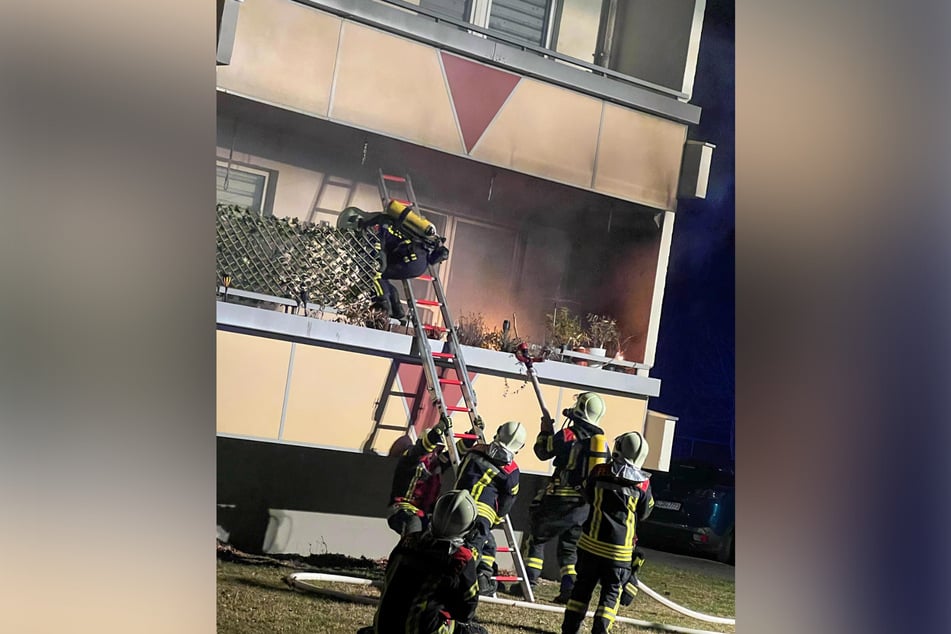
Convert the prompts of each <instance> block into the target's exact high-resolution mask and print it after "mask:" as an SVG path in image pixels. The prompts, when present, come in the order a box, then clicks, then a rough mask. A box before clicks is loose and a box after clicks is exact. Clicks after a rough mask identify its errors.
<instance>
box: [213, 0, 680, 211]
mask: <svg viewBox="0 0 951 634" xmlns="http://www.w3.org/2000/svg"><path fill="white" fill-rule="evenodd" d="M217 73H218V87H219V89H220V90H224V91H227V92H229V93H233V94H237V95H242V96H246V97H248V98H251V99H255V100H259V101H262V102H264V103H268V104H272V105H274V106H277V107H281V108H286V109H288V110H291V111H295V112H300V113H303V114H306V115H309V116H313V117H318V118H325V119H329V120H332V121H336V122H339V123H343V124H346V125H349V126H353V127H356V128H359V129H363V130H368V131H372V132H377V133H380V134H383V135H385V136H387V137H391V138H397V139H402V140H406V141H410V142H412V143H415V144H419V145H422V146H424V147H428V148H433V149H437V150H440V151H443V152H446V153H449V154H453V155H458V156H466V157H471V158H472V159H474V160H477V161H480V162H484V163H487V164H490V165H494V166H497V167H502V168H506V169H510V170H513V171H516V172H521V173H525V174H530V175H533V176H538V177H540V178H543V179H546V180H551V181H554V182H559V183H564V184H568V185H572V186H575V187H580V188H583V189H587V190H591V191H597V192H603V193H605V194H609V195H611V196H613V197H617V198H619V199H622V200H627V201H631V202H636V203H638V204H642V205H645V206H649V207H652V208H656V209H664V210H674V209H675V207H676V191H677V189H676V184H677V179H678V174H679V170H680V163H681V152H682V148H683V145H684V142H685V139H686V132H687V126H686V125H685V124H683V123H678V122H675V121H671V120H667V119H664V118H662V117H657V116H653V115H649V114H646V113H643V112H638V111H636V110H633V109H631V108H627V107H623V106H616V105H612V104H609V103H608V102H606V101H605V100H603V99H598V98H595V97H591V96H588V95H584V94H581V93H579V92H576V91H573V90H570V89H568V88H563V87H561V86H556V85H554V84H550V83H547V82H544V81H540V80H537V79H532V78H529V77H525V76H522V75H519V74H516V73H513V72H510V71H507V70H502V69H500V68H497V67H494V66H490V65H487V64H484V63H481V62H476V61H473V60H470V59H467V58H465V57H461V56H459V55H455V54H452V53H449V52H446V51H441V50H439V49H437V48H435V47H433V46H429V45H427V44H422V43H419V42H416V41H414V40H411V39H409V38H405V37H400V36H397V35H394V34H391V33H387V32H384V31H380V30H377V29H374V28H371V27H368V26H365V25H362V24H358V23H356V22H353V21H350V20H346V19H343V18H340V17H337V16H334V15H330V14H328V13H324V12H322V11H319V10H317V9H313V8H310V7H305V6H302V5H300V4H297V3H294V2H290V1H289V0H255V1H254V2H248V3H245V6H244V7H243V8H242V13H241V17H240V20H239V23H238V27H237V33H236V36H235V45H234V52H233V56H232V61H231V64H230V65H228V66H220V67H219V68H218V69H217Z"/></svg>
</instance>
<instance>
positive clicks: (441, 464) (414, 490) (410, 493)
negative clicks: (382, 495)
mask: <svg viewBox="0 0 951 634" xmlns="http://www.w3.org/2000/svg"><path fill="white" fill-rule="evenodd" d="M450 425H451V423H450V422H449V419H448V418H446V417H445V416H441V417H440V419H439V422H438V423H436V425H434V426H433V427H432V428H430V429H429V431H427V432H426V433H425V434H423V435H422V436H420V437H419V439H417V440H416V443H415V444H414V445H413V446H412V447H410V448H409V449H407V450H406V451H404V452H403V453H402V455H401V456H400V459H399V461H398V462H397V463H396V469H395V471H394V473H393V486H392V487H391V489H390V514H389V517H387V519H386V523H387V524H388V525H389V527H390V528H392V529H393V530H394V531H396V532H397V533H399V534H400V535H408V534H410V533H418V532H419V531H421V530H423V529H424V528H426V526H427V524H428V522H429V515H430V514H431V513H432V511H433V505H434V504H435V503H436V498H437V497H439V488H440V485H441V483H442V473H443V472H444V471H445V470H446V469H448V468H450V465H451V463H450V461H449V453H448V452H447V451H446V450H445V445H446V440H445V437H446V433H447V430H448V429H449V428H450Z"/></svg>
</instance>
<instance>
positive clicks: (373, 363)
mask: <svg viewBox="0 0 951 634" xmlns="http://www.w3.org/2000/svg"><path fill="white" fill-rule="evenodd" d="M389 367H390V361H389V359H385V358H383V357H373V356H369V355H365V354H356V353H354V352H343V351H341V350H331V349H329V348H319V347H317V346H308V345H303V344H302V345H299V346H297V352H296V353H295V356H294V375H293V377H292V378H291V388H290V396H289V397H288V400H287V413H286V414H285V418H284V438H283V439H284V440H286V441H289V442H304V443H311V444H315V445H324V446H327V447H342V448H347V449H362V447H363V443H364V442H365V441H366V439H367V437H368V436H369V434H370V431H371V430H372V429H373V408H374V402H375V401H376V399H377V398H379V396H380V392H381V390H382V388H383V383H384V381H385V380H386V373H387V370H389ZM388 409H389V408H388ZM404 421H405V419H404Z"/></svg>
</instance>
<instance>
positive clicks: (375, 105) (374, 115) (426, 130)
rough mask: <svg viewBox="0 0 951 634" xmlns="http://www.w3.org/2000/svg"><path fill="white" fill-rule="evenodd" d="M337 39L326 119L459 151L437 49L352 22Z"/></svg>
mask: <svg viewBox="0 0 951 634" xmlns="http://www.w3.org/2000/svg"><path fill="white" fill-rule="evenodd" d="M341 37H342V39H341V42H340V54H339V58H338V60H337V79H336V86H335V88H334V96H333V104H332V106H331V110H330V117H331V119H333V120H335V121H342V122H344V123H350V124H353V125H356V126H359V127H363V128H368V129H371V130H375V131H378V132H382V133H384V134H386V135H388V136H395V137H399V138H403V139H406V140H408V141H412V142H413V143H419V144H420V145H425V146H428V147H433V148H436V149H440V150H445V151H447V152H453V153H456V154H461V153H463V146H462V138H461V136H460V134H459V128H458V127H457V126H456V120H455V116H454V114H453V109H452V103H451V102H450V99H449V89H448V88H447V86H446V80H445V78H444V77H443V72H442V66H441V65H440V63H439V52H438V51H437V50H436V49H434V48H432V47H429V46H424V45H422V44H416V43H415V42H411V41H409V40H405V39H403V38H400V37H396V36H395V35H389V34H387V33H382V32H380V31H376V30H374V29H370V28H367V27H364V26H359V25H357V24H353V23H351V22H347V23H345V24H344V28H343V33H342V35H341Z"/></svg>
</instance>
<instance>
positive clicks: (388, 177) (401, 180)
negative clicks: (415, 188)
mask: <svg viewBox="0 0 951 634" xmlns="http://www.w3.org/2000/svg"><path fill="white" fill-rule="evenodd" d="M383 180H385V181H393V182H394V183H405V182H406V179H405V178H403V177H402V176H391V175H390V174H384V175H383Z"/></svg>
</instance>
